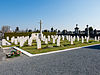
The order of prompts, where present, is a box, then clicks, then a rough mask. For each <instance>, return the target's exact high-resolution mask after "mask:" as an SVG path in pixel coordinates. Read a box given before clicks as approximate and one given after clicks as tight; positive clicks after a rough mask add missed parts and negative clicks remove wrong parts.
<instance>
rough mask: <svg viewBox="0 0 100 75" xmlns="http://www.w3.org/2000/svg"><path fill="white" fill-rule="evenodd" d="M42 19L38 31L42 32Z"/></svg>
mask: <svg viewBox="0 0 100 75" xmlns="http://www.w3.org/2000/svg"><path fill="white" fill-rule="evenodd" d="M41 25H42V21H41V20H40V33H41V34H42V26H41Z"/></svg>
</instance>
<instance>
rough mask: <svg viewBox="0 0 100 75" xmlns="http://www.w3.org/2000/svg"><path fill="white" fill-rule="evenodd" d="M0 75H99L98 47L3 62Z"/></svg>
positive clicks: (99, 46) (99, 57) (99, 58)
mask: <svg viewBox="0 0 100 75" xmlns="http://www.w3.org/2000/svg"><path fill="white" fill-rule="evenodd" d="M0 75H100V45H98V46H94V47H87V48H81V49H76V50H72V51H66V52H60V53H54V54H49V55H43V56H36V57H26V56H23V57H21V58H18V59H16V60H15V59H14V60H11V61H3V62H2V63H0Z"/></svg>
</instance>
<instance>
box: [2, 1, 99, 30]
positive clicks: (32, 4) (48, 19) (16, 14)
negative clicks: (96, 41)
mask: <svg viewBox="0 0 100 75" xmlns="http://www.w3.org/2000/svg"><path fill="white" fill-rule="evenodd" d="M40 19H41V20H42V21H43V24H42V25H43V26H42V28H43V29H50V28H51V27H54V28H55V29H60V30H62V29H67V30H74V28H75V24H79V27H80V30H83V29H84V28H85V27H86V25H87V24H88V25H90V26H92V27H94V28H96V29H100V0H0V28H1V27H2V26H3V25H9V26H11V28H12V29H15V27H16V26H18V27H20V29H26V28H28V29H33V30H34V28H38V29H39V20H40Z"/></svg>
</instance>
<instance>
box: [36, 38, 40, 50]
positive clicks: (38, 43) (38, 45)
mask: <svg viewBox="0 0 100 75" xmlns="http://www.w3.org/2000/svg"><path fill="white" fill-rule="evenodd" d="M37 49H41V41H40V39H38V40H37Z"/></svg>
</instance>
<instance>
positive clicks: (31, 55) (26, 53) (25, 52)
mask: <svg viewBox="0 0 100 75" xmlns="http://www.w3.org/2000/svg"><path fill="white" fill-rule="evenodd" d="M96 45H100V44H95V45H89V46H83V47H76V48H69V49H64V50H58V51H52V52H46V53H40V54H31V53H29V52H27V51H24V50H22V49H20V48H18V47H16V46H15V47H13V48H15V49H16V50H19V51H21V52H22V53H24V54H25V55H27V56H29V57H33V56H41V55H47V54H52V53H58V52H64V51H70V50H75V49H79V48H86V47H91V46H96ZM8 48H11V47H6V48H3V49H8Z"/></svg>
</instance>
